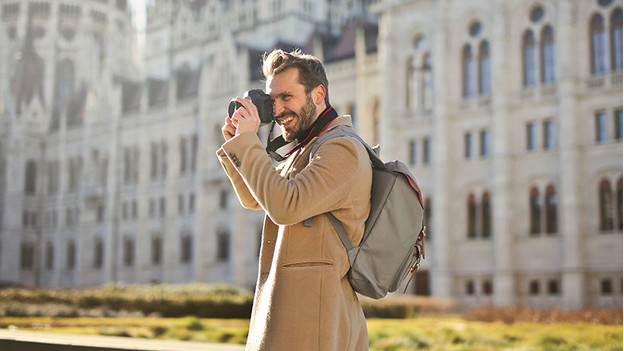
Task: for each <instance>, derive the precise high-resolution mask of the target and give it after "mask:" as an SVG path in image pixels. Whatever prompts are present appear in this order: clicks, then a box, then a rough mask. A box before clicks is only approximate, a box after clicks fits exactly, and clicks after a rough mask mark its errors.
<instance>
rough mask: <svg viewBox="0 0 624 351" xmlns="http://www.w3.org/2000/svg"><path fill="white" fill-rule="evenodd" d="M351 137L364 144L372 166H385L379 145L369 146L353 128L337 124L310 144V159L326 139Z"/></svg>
mask: <svg viewBox="0 0 624 351" xmlns="http://www.w3.org/2000/svg"><path fill="white" fill-rule="evenodd" d="M346 136H348V137H352V138H354V139H357V140H359V141H360V143H362V145H364V147H365V148H366V151H367V152H368V157H369V158H370V160H371V162H372V163H373V166H374V167H375V168H386V166H385V164H384V162H383V161H382V160H381V159H380V158H379V155H378V154H377V153H378V150H379V146H376V147H374V148H373V147H370V146H369V145H368V144H367V143H366V142H365V141H364V140H363V139H362V138H361V137H360V136H359V135H358V133H357V132H356V131H355V130H353V128H349V127H347V126H338V127H336V128H334V129H332V130H330V131H328V132H327V133H325V134H323V135H321V136H320V137H319V138H318V139H317V140H316V142H315V143H314V144H313V145H312V149H310V161H312V157H313V156H314V154H315V153H316V151H317V150H318V149H319V148H320V147H321V145H323V143H325V142H326V141H328V140H331V139H335V138H340V137H346Z"/></svg>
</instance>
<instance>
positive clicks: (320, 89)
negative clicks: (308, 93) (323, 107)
mask: <svg viewBox="0 0 624 351" xmlns="http://www.w3.org/2000/svg"><path fill="white" fill-rule="evenodd" d="M325 94H326V91H325V87H324V86H323V84H319V85H317V86H316V88H314V89H313V90H312V98H313V99H314V103H315V104H317V105H320V104H321V103H323V102H324V101H325Z"/></svg>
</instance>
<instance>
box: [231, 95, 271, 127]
mask: <svg viewBox="0 0 624 351" xmlns="http://www.w3.org/2000/svg"><path fill="white" fill-rule="evenodd" d="M243 98H245V99H247V100H250V101H251V102H252V103H253V104H254V105H256V108H257V109H258V115H260V125H265V124H269V123H271V122H273V119H274V117H273V100H271V97H270V96H269V95H268V94H266V93H265V92H264V91H262V90H261V89H251V90H249V91H247V92H245V94H243ZM240 107H243V105H241V104H240V103H239V102H238V101H236V99H232V100H231V101H230V105H229V106H228V116H229V117H230V118H232V115H233V114H234V112H235V111H236V110H237V109H238V108H240Z"/></svg>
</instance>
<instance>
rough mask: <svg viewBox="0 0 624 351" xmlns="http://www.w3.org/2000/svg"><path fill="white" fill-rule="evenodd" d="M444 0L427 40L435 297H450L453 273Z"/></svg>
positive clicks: (450, 79) (449, 60)
mask: <svg viewBox="0 0 624 351" xmlns="http://www.w3.org/2000/svg"><path fill="white" fill-rule="evenodd" d="M448 3H449V1H447V0H442V1H439V2H438V4H437V6H438V8H437V9H436V17H437V19H436V29H435V31H434V32H435V37H434V38H431V40H430V42H431V43H435V44H434V45H433V50H434V51H433V62H434V67H433V70H434V73H433V75H434V110H433V135H432V136H431V137H432V138H431V140H432V151H433V153H432V162H433V165H432V167H433V172H434V177H433V179H435V183H434V184H433V196H432V201H433V211H432V212H433V214H434V215H433V228H435V235H433V236H432V243H433V245H432V246H433V254H432V255H431V258H432V259H433V261H432V264H431V294H432V295H433V296H436V297H443V298H450V297H452V296H453V276H452V272H451V257H452V249H453V248H452V246H451V241H452V233H451V232H450V231H449V218H448V216H447V214H448V213H451V211H450V210H451V204H452V203H453V198H452V195H453V194H451V193H450V192H449V191H448V190H449V189H450V184H451V180H450V174H449V173H450V172H449V169H448V153H449V151H448V149H449V148H450V147H451V145H452V141H451V137H450V135H449V129H450V128H449V121H448V109H447V104H446V101H445V97H446V96H447V94H445V91H447V90H448V87H450V86H452V85H453V84H454V82H453V80H454V79H455V78H454V77H451V76H450V75H449V74H447V70H446V69H445V68H446V67H448V66H449V65H450V64H452V59H453V56H452V55H449V53H448V50H447V49H448V48H447V47H446V45H445V44H444V43H446V42H447V41H448V40H449V38H448V37H447V33H448V31H447V30H446V26H447V20H448V19H447V15H446V14H447V13H448V6H449V5H448Z"/></svg>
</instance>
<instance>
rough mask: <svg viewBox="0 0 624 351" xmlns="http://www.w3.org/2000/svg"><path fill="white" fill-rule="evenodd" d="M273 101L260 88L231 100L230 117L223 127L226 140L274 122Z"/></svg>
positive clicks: (255, 130)
mask: <svg viewBox="0 0 624 351" xmlns="http://www.w3.org/2000/svg"><path fill="white" fill-rule="evenodd" d="M273 119H274V117H273V101H272V100H271V97H270V96H269V95H267V94H265V93H264V91H262V90H260V89H252V90H249V91H247V92H245V94H244V95H243V98H240V97H237V98H235V99H232V100H231V101H230V104H229V106H228V117H227V118H226V119H225V125H224V126H223V128H222V129H221V130H222V132H223V137H224V138H225V140H226V141H227V140H229V139H231V138H233V137H234V136H235V135H239V134H241V133H243V132H248V131H251V132H254V133H255V132H257V131H258V127H260V126H261V125H264V124H268V123H271V122H273Z"/></svg>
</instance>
